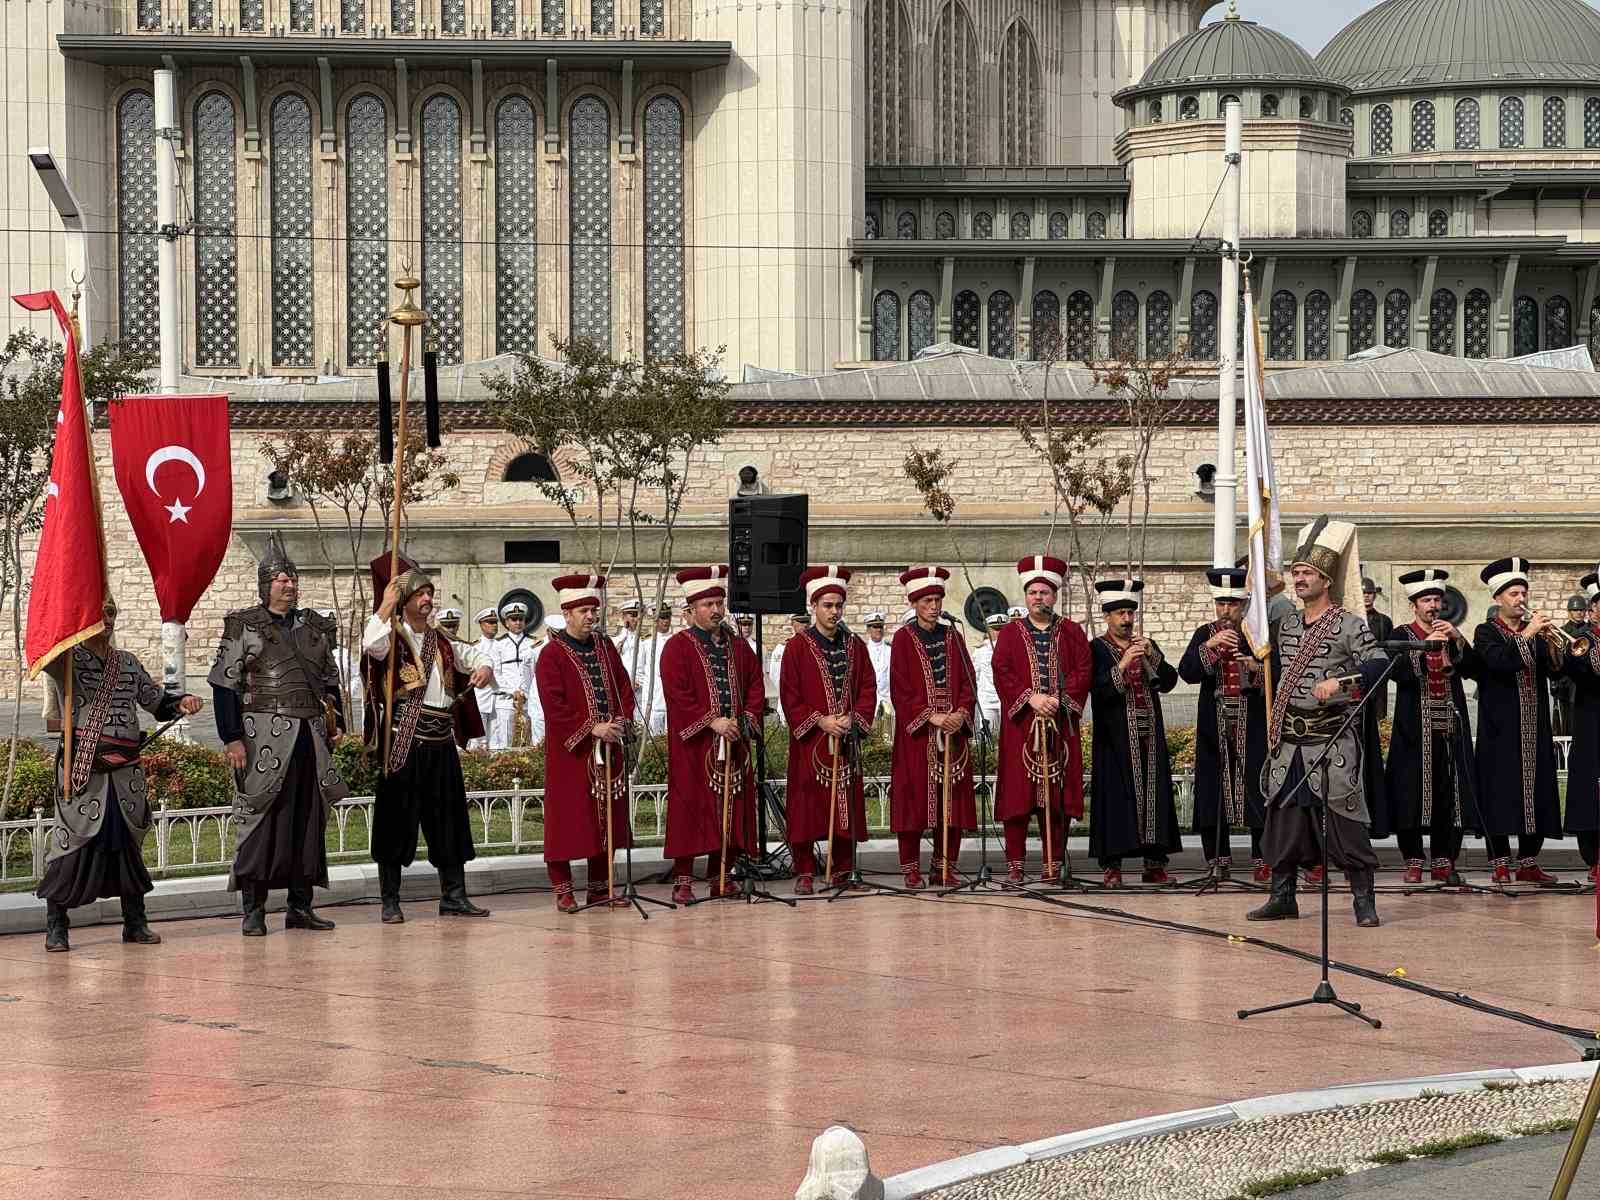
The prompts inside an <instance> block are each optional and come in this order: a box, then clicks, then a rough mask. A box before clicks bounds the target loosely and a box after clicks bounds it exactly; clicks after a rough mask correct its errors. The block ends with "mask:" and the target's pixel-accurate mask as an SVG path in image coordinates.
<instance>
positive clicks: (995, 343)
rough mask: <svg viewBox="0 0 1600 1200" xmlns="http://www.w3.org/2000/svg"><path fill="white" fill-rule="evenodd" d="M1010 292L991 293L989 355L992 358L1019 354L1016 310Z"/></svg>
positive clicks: (1011, 356)
mask: <svg viewBox="0 0 1600 1200" xmlns="http://www.w3.org/2000/svg"><path fill="white" fill-rule="evenodd" d="M1015 307H1016V306H1015V305H1014V304H1013V303H1012V300H1011V293H1010V292H990V293H989V355H990V357H991V358H1015V357H1016V356H1017V341H1016V331H1017V322H1016V312H1015Z"/></svg>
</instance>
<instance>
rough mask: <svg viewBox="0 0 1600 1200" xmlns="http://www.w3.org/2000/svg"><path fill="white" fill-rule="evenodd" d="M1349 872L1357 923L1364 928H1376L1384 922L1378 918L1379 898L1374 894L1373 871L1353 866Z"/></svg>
mask: <svg viewBox="0 0 1600 1200" xmlns="http://www.w3.org/2000/svg"><path fill="white" fill-rule="evenodd" d="M1348 874H1349V876H1350V893H1351V900H1352V903H1353V905H1354V908H1355V912H1356V924H1357V925H1358V926H1360V927H1361V928H1362V929H1376V928H1377V927H1378V926H1379V925H1380V924H1382V922H1381V921H1379V920H1378V899H1377V896H1376V895H1375V894H1374V889H1373V882H1374V881H1373V877H1372V872H1371V871H1370V870H1368V869H1367V868H1365V867H1353V868H1351V870H1350V871H1349V872H1348Z"/></svg>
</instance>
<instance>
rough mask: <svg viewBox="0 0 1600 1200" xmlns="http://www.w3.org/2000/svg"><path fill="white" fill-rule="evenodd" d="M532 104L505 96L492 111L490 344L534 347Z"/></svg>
mask: <svg viewBox="0 0 1600 1200" xmlns="http://www.w3.org/2000/svg"><path fill="white" fill-rule="evenodd" d="M534 135H535V130H534V115H533V105H532V104H530V103H528V100H527V97H525V96H507V97H506V98H505V99H504V100H502V101H500V103H499V104H498V105H497V106H496V107H495V111H494V233H495V242H494V285H495V292H494V348H495V353H496V354H514V353H521V354H537V353H538V352H539V224H538V220H539V214H538V206H537V204H536V203H535V201H536V198H537V197H538V194H539V193H538V189H537V183H536V176H537V163H538V158H537V154H538V147H537V142H536V139H535V136H534Z"/></svg>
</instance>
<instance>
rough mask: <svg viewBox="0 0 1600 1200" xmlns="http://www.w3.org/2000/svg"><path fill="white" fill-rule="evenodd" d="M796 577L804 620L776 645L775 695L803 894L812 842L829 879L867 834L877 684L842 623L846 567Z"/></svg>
mask: <svg viewBox="0 0 1600 1200" xmlns="http://www.w3.org/2000/svg"><path fill="white" fill-rule="evenodd" d="M800 582H801V584H802V585H804V587H805V589H806V603H807V605H808V606H809V607H810V609H811V614H812V623H811V624H810V625H809V626H808V627H807V628H806V629H805V630H804V631H803V632H801V633H799V634H797V635H796V636H795V637H794V639H793V640H791V641H790V643H789V648H788V649H787V650H785V651H784V655H783V666H782V668H781V669H780V674H779V678H778V699H779V702H780V703H781V704H782V705H783V717H784V720H785V722H786V723H787V724H788V726H789V789H788V805H789V811H788V818H789V847H790V852H791V853H792V854H793V855H794V869H795V882H794V891H795V895H797V896H809V895H811V894H812V890H813V885H812V877H813V876H814V875H815V874H816V872H817V862H816V857H817V850H816V846H815V844H814V843H816V842H818V841H822V842H824V843H826V844H827V846H828V849H829V850H831V851H832V854H831V855H829V857H828V858H825V859H824V862H828V861H829V860H830V859H831V863H832V868H833V874H832V876H831V877H830V878H829V880H828V882H829V883H830V884H837V883H839V882H841V881H842V880H844V879H846V878H848V877H849V875H850V870H851V867H852V865H853V864H854V862H855V845H856V843H857V842H864V841H866V840H867V801H866V793H865V791H864V790H863V787H862V781H861V754H860V745H861V740H862V739H863V738H865V737H866V736H867V735H868V734H869V733H871V732H872V718H873V715H874V714H875V713H876V712H877V711H878V685H877V678H876V675H875V673H874V671H873V669H872V656H871V655H870V654H868V653H867V644H866V643H865V642H863V641H862V640H861V639H860V638H858V637H857V636H856V635H855V634H853V633H851V632H850V631H849V630H848V629H846V628H845V627H844V620H843V618H844V602H845V594H846V589H847V588H848V586H849V584H850V572H849V571H848V570H847V569H846V568H844V567H840V566H836V565H828V566H821V567H811V568H809V569H807V570H806V571H805V572H803V573H802V574H801V576H800ZM741 640H742V639H741ZM824 853H825V854H826V853H827V851H824Z"/></svg>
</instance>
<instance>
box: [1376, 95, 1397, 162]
mask: <svg viewBox="0 0 1600 1200" xmlns="http://www.w3.org/2000/svg"><path fill="white" fill-rule="evenodd" d="M1393 151H1394V110H1393V109H1392V108H1390V107H1389V106H1388V105H1387V104H1378V105H1374V106H1373V109H1372V152H1373V153H1374V154H1390V153H1393Z"/></svg>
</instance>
